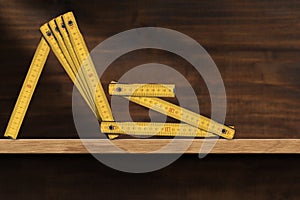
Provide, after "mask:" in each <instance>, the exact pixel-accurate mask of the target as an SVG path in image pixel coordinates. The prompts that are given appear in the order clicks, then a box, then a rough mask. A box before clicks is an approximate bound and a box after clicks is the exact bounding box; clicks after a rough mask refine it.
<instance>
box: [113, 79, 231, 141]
mask: <svg viewBox="0 0 300 200" xmlns="http://www.w3.org/2000/svg"><path fill="white" fill-rule="evenodd" d="M118 85H119V84H117V82H115V81H113V82H112V83H111V84H110V86H109V87H111V88H115V87H116V86H117V87H118ZM121 85H122V84H121ZM109 92H110V94H111V95H114V94H115V93H116V92H115V90H109ZM123 97H124V98H126V99H128V100H130V101H132V102H134V103H137V104H139V105H142V106H144V107H147V108H149V109H152V110H155V111H157V112H160V113H162V114H165V115H167V116H170V117H172V118H174V119H177V120H180V121H182V122H185V123H187V124H189V125H191V126H194V127H196V128H198V129H201V130H204V131H207V132H210V133H213V134H216V135H219V136H221V137H223V138H227V139H232V138H233V136H234V134H235V130H234V128H233V127H229V126H225V125H223V124H220V123H218V122H215V121H213V120H211V119H209V118H207V117H205V116H202V115H199V114H197V113H194V112H192V111H190V110H187V109H185V108H182V107H179V106H177V105H175V104H172V103H170V102H167V101H165V100H162V99H159V98H155V97H147V96H146V97H145V96H126V95H124V96H123ZM118 130H120V129H118Z"/></svg>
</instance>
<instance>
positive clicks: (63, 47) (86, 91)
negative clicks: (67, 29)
mask: <svg viewBox="0 0 300 200" xmlns="http://www.w3.org/2000/svg"><path fill="white" fill-rule="evenodd" d="M48 25H49V27H50V29H51V31H52V33H53V35H54V37H55V39H56V41H57V43H58V46H59V48H60V49H61V51H62V53H63V55H64V56H65V58H66V60H67V62H68V63H69V66H70V69H71V71H72V73H73V74H74V76H75V79H76V80H77V81H78V84H79V85H80V87H81V88H82V91H83V93H84V96H85V97H84V98H86V100H87V104H88V105H89V107H90V108H92V105H93V101H92V97H91V96H90V94H89V89H88V88H87V87H85V84H84V83H85V82H84V80H83V79H82V77H81V76H80V75H79V74H78V70H77V68H76V66H75V63H74V62H73V59H72V57H71V55H70V53H69V51H68V49H67V47H66V45H65V43H64V41H63V38H62V36H61V34H60V31H59V28H58V26H57V25H56V23H55V20H54V19H53V20H51V21H50V22H49V23H48Z"/></svg>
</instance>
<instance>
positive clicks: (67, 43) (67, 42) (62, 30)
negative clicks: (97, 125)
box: [55, 16, 100, 120]
mask: <svg viewBox="0 0 300 200" xmlns="http://www.w3.org/2000/svg"><path fill="white" fill-rule="evenodd" d="M55 23H56V25H57V27H58V29H59V32H60V34H61V36H62V38H63V42H64V45H65V46H66V48H67V50H68V52H69V55H70V56H71V59H72V61H73V63H74V65H75V66H74V67H75V68H74V71H76V74H78V75H77V77H79V78H80V80H82V82H83V87H84V88H86V92H87V93H88V96H89V99H90V100H91V102H92V105H94V102H93V97H92V93H91V91H90V88H89V87H88V85H87V81H86V77H85V76H84V74H83V71H82V70H81V69H80V64H79V61H78V58H77V56H76V53H75V51H74V49H73V46H72V44H71V41H70V38H69V34H68V32H67V30H66V26H65V24H64V22H63V19H62V16H59V17H57V18H55ZM98 120H100V119H99V118H98Z"/></svg>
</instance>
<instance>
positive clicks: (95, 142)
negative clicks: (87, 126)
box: [0, 139, 300, 154]
mask: <svg viewBox="0 0 300 200" xmlns="http://www.w3.org/2000/svg"><path fill="white" fill-rule="evenodd" d="M171 141H172V143H170V142H171ZM110 142H112V143H113V144H114V145H116V146H118V147H119V148H120V149H123V150H124V151H126V152H129V153H157V152H155V151H156V150H158V149H160V148H161V147H163V146H165V145H167V144H168V143H170V145H169V147H170V148H168V149H164V150H161V151H160V153H187V154H194V153H195V154H198V153H199V152H200V147H201V146H202V144H203V142H204V140H203V139H195V140H191V139H177V140H171V139H119V140H113V141H109V140H106V139H85V140H80V139H19V140H9V139H2V140H0V153H1V154H87V153H89V151H88V150H87V149H86V148H85V146H84V145H83V143H85V144H88V146H89V149H90V151H91V153H105V154H111V153H122V152H121V151H118V150H117V148H115V147H114V146H113V145H110ZM189 143H191V144H190V146H189V147H188V149H187V150H182V149H181V147H182V146H184V145H187V144H189ZM203 153H206V152H205V151H204V152H203ZM209 153H212V154H248V153H249V154H265V153H266V154H276V153H278V154H281V153H282V154H287V153H291V154H299V153H300V139H235V140H224V139H220V140H218V141H217V143H216V144H215V146H214V148H213V149H212V150H211V151H210V152H209Z"/></svg>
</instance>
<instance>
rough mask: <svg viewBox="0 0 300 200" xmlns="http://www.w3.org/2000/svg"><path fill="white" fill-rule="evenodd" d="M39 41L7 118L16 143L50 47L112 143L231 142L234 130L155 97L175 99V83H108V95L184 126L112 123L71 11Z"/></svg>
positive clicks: (9, 134)
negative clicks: (138, 138) (126, 137)
mask: <svg viewBox="0 0 300 200" xmlns="http://www.w3.org/2000/svg"><path fill="white" fill-rule="evenodd" d="M40 31H41V33H42V35H43V36H42V38H41V41H40V43H39V45H38V47H37V50H36V52H35V54H34V57H33V59H32V63H31V65H30V68H29V70H28V73H27V76H26V78H25V81H24V83H23V86H22V89H21V91H20V94H19V97H18V100H17V102H16V105H15V107H14V110H13V112H12V115H11V118H10V120H9V123H8V126H7V129H6V132H5V136H7V137H10V138H13V139H16V138H17V135H18V132H19V130H20V127H21V124H22V121H23V119H24V117H25V114H26V111H27V109H28V106H29V103H30V100H31V97H32V95H33V93H34V90H35V87H36V85H37V82H38V79H39V77H40V75H41V72H42V70H43V67H44V64H45V62H46V59H47V57H48V54H49V51H50V48H51V49H52V51H53V53H54V54H55V56H56V57H57V59H58V60H59V62H60V64H61V65H62V66H63V68H64V70H65V71H66V73H67V74H68V76H69V77H70V79H71V80H72V82H73V83H74V85H75V86H76V87H77V89H78V91H79V92H80V94H81V95H82V96H83V98H84V100H85V101H86V103H87V105H88V106H89V107H90V109H91V110H92V112H93V113H94V115H95V116H96V117H97V119H98V120H99V121H102V122H101V126H100V128H101V131H102V132H103V133H107V134H108V136H109V138H110V139H113V138H116V137H118V135H122V134H128V133H130V134H131V135H152V134H153V133H154V132H155V133H156V134H155V135H156V136H183V137H192V136H193V137H215V136H216V135H219V136H221V137H224V138H227V139H232V138H233V136H234V133H235V130H234V128H233V127H228V126H225V125H223V124H219V123H217V122H215V121H213V120H211V119H209V118H207V117H204V116H202V115H199V114H197V113H194V112H191V111H189V110H187V109H184V108H181V107H179V106H177V105H174V104H172V103H169V102H167V101H164V100H162V99H159V98H157V97H174V96H175V92H174V91H175V87H174V85H171V84H169V85H167V84H120V83H117V82H112V83H111V84H110V85H109V94H110V95H119V96H122V97H124V98H127V99H129V100H130V101H132V102H135V103H137V104H139V105H142V106H144V107H147V108H150V109H153V110H155V111H157V112H161V113H164V114H166V115H168V116H170V117H173V118H175V119H178V120H180V121H182V122H184V123H185V124H176V123H150V122H138V123H136V122H115V121H114V118H113V115H112V112H111V108H110V105H109V103H108V100H107V98H106V95H105V92H104V90H103V87H102V84H101V82H100V79H99V77H98V75H97V72H96V69H95V67H94V64H93V61H92V59H91V57H90V55H89V51H88V48H87V46H86V44H85V41H84V38H83V36H82V34H81V32H80V30H79V28H78V25H77V22H76V20H75V17H74V15H73V13H72V12H68V13H66V14H64V15H61V16H58V17H56V18H55V19H52V20H51V21H49V22H48V23H46V24H44V25H42V26H41V28H40Z"/></svg>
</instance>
